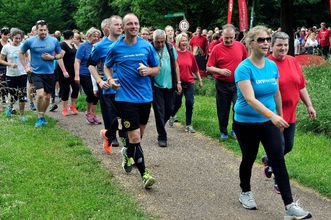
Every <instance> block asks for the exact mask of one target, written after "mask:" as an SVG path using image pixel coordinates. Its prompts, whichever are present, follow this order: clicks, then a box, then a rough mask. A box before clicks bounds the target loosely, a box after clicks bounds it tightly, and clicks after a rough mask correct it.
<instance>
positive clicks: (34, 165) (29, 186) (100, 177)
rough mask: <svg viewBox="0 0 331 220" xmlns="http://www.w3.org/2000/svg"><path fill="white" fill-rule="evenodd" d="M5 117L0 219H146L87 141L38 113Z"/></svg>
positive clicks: (0, 130)
mask: <svg viewBox="0 0 331 220" xmlns="http://www.w3.org/2000/svg"><path fill="white" fill-rule="evenodd" d="M28 117H29V118H30V119H29V120H28V121H27V122H26V123H24V124H22V123H21V122H20V121H19V120H18V116H14V118H13V119H10V120H9V119H7V118H5V117H4V116H3V114H1V115H0V123H1V126H0V176H1V179H0V186H1V187H0V219H146V218H151V217H150V216H148V215H147V214H145V213H144V212H143V211H142V210H141V209H140V208H138V206H137V204H136V202H135V201H134V199H132V198H131V197H129V196H128V195H126V194H124V193H123V192H121V190H120V188H119V186H118V185H116V184H115V183H114V182H113V180H112V175H111V174H110V173H109V172H107V171H106V170H105V169H104V168H103V167H102V165H101V162H100V161H98V160H97V159H96V158H95V157H94V156H93V155H92V154H91V152H90V150H89V149H88V148H87V147H86V146H84V145H83V143H82V141H81V140H80V139H79V138H77V137H74V136H72V135H70V134H69V133H67V132H66V131H63V130H61V129H58V128H56V127H55V124H56V123H55V121H53V120H51V119H48V121H49V124H48V125H47V126H45V127H43V128H42V129H35V128H34V122H35V117H36V116H35V115H32V114H30V115H28Z"/></svg>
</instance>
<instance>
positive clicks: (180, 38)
mask: <svg viewBox="0 0 331 220" xmlns="http://www.w3.org/2000/svg"><path fill="white" fill-rule="evenodd" d="M183 37H186V38H187V40H188V36H187V34H186V33H184V32H183V33H180V34H178V35H177V37H176V47H177V48H178V47H179V43H180V42H181V41H182V38H183Z"/></svg>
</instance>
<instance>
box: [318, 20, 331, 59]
mask: <svg viewBox="0 0 331 220" xmlns="http://www.w3.org/2000/svg"><path fill="white" fill-rule="evenodd" d="M317 41H318V44H319V45H320V47H321V49H322V53H323V55H324V57H325V58H327V57H328V54H329V51H330V45H331V31H330V30H328V29H327V28H326V23H325V22H322V23H321V29H320V30H319V32H318V34H317Z"/></svg>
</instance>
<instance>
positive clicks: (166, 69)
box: [154, 45, 178, 89]
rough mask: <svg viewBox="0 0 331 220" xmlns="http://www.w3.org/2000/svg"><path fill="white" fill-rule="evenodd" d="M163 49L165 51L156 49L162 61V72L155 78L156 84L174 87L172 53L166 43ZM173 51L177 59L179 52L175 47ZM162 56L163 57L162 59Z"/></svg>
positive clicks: (167, 87)
mask: <svg viewBox="0 0 331 220" xmlns="http://www.w3.org/2000/svg"><path fill="white" fill-rule="evenodd" d="M162 50H163V52H162V51H161V50H160V51H156V52H157V53H158V57H159V61H160V74H159V75H157V76H156V77H155V78H154V85H155V86H156V87H158V88H162V89H172V76H171V62H170V55H169V52H168V49H167V46H166V45H164V47H163V49H162ZM172 51H173V54H174V57H175V60H177V57H178V54H177V52H176V50H175V48H174V47H172ZM161 57H162V59H161V60H160V58H161Z"/></svg>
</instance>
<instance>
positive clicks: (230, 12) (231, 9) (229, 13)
mask: <svg viewBox="0 0 331 220" xmlns="http://www.w3.org/2000/svg"><path fill="white" fill-rule="evenodd" d="M330 2H331V0H330ZM232 11H233V0H229V5H228V22H227V23H228V24H231V19H232Z"/></svg>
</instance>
